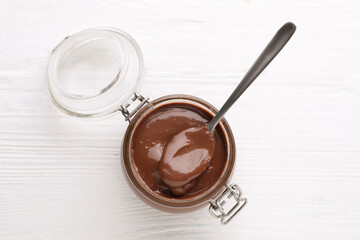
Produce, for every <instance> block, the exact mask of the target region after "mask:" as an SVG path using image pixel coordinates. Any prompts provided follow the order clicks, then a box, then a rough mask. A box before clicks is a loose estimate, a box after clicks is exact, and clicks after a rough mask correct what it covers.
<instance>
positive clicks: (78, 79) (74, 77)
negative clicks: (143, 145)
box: [47, 27, 247, 224]
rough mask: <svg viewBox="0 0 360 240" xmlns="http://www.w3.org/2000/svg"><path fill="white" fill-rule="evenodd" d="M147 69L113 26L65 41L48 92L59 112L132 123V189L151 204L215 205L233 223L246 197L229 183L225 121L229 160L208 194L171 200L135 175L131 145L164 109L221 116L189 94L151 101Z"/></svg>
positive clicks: (126, 144) (126, 165) (127, 155)
mask: <svg viewBox="0 0 360 240" xmlns="http://www.w3.org/2000/svg"><path fill="white" fill-rule="evenodd" d="M143 70H144V67H143V58H142V53H141V50H140V48H139V46H138V44H137V43H136V42H135V40H134V39H133V38H132V37H130V36H129V35H128V34H126V33H125V32H123V31H120V30H117V29H114V28H104V27H101V28H92V29H87V30H84V31H81V32H79V33H76V34H74V35H71V36H68V37H66V38H65V39H64V40H63V41H62V42H60V43H59V44H58V45H57V46H56V47H55V48H54V50H53V51H52V54H51V56H50V59H49V65H48V69H47V74H48V81H47V83H48V93H49V96H50V99H51V100H52V101H53V102H54V104H55V105H56V106H57V107H58V108H59V109H60V110H62V111H63V112H65V113H66V114H69V115H72V116H76V117H81V118H83V119H101V118H103V117H108V116H111V115H113V114H114V113H117V112H121V113H122V114H123V116H124V117H125V120H126V121H128V122H129V127H128V128H127V131H126V133H125V137H124V141H123V161H122V162H123V169H124V172H125V174H126V176H127V180H128V182H129V185H130V186H131V188H132V189H133V190H134V191H135V193H136V194H137V195H138V196H139V197H140V198H141V199H142V200H144V201H145V202H146V203H148V204H150V205H151V206H153V207H155V208H158V209H160V210H164V211H170V212H185V211H191V210H195V209H198V208H200V207H204V206H205V205H207V204H210V206H209V212H210V213H211V215H213V216H214V217H216V218H220V219H221V223H222V224H226V223H228V222H229V221H230V219H232V217H233V216H234V215H235V214H236V213H238V212H239V210H240V209H241V208H242V207H243V206H244V205H245V204H246V201H247V199H246V198H245V197H243V196H242V192H241V190H240V188H239V187H238V186H237V185H236V184H229V183H228V182H229V180H230V177H231V174H232V172H233V169H234V164H235V149H236V147H235V141H234V137H233V134H232V132H231V129H230V126H229V124H228V123H227V121H226V120H225V119H223V120H222V121H221V122H220V123H219V125H218V127H219V128H220V129H221V131H222V133H223V135H224V137H225V141H226V151H227V160H226V163H225V167H224V170H223V171H222V173H221V175H220V177H219V178H218V179H217V180H216V182H215V183H214V184H213V185H211V186H210V187H209V188H208V189H207V190H206V191H203V192H201V193H200V194H198V195H196V196H194V197H190V198H186V199H182V198H176V197H172V198H168V197H164V196H161V195H159V194H156V193H154V192H153V191H151V190H150V189H149V188H148V187H147V186H146V184H145V183H144V182H143V181H141V179H140V177H139V176H138V175H137V174H136V170H135V168H134V164H133V159H132V156H131V141H132V137H133V133H134V131H135V130H136V128H137V126H138V125H139V123H140V122H141V121H142V120H143V119H144V118H145V117H146V116H148V115H149V114H151V113H152V112H153V111H154V110H156V109H158V108H160V107H162V106H164V105H168V106H171V104H179V103H182V104H187V105H191V106H193V107H195V108H197V109H199V110H201V111H203V112H204V113H206V114H208V115H210V116H214V115H215V114H216V113H217V110H216V109H215V108H214V107H213V106H212V105H211V104H209V103H208V102H206V101H204V100H202V99H199V98H197V97H194V96H189V95H180V94H179V95H167V96H163V97H160V98H158V99H155V100H153V101H149V99H148V98H145V97H143V96H141V95H139V94H137V91H138V90H139V88H140V86H141V83H142V80H143ZM229 200H232V201H229ZM229 202H231V204H229ZM226 203H228V204H226Z"/></svg>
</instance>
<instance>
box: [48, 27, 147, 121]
mask: <svg viewBox="0 0 360 240" xmlns="http://www.w3.org/2000/svg"><path fill="white" fill-rule="evenodd" d="M47 75H48V91H49V95H50V98H51V99H52V101H53V102H54V103H55V105H56V106H57V107H59V108H60V109H61V110H62V111H64V112H65V113H67V114H69V115H73V116H77V117H84V118H94V117H103V116H109V115H110V114H112V113H114V112H116V111H117V110H119V109H120V108H121V105H123V104H125V103H126V102H127V101H128V100H129V99H130V98H131V97H132V96H133V95H134V93H135V92H136V91H137V90H138V89H139V88H140V86H141V83H142V75H143V57H142V53H141V50H140V48H139V46H138V44H137V43H136V42H135V40H134V39H133V38H132V37H131V36H129V35H128V34H127V33H125V32H123V31H120V30H117V29H114V28H92V29H87V30H84V31H81V32H78V33H76V34H73V35H71V36H68V37H66V38H65V39H64V40H63V41H62V42H60V43H59V44H58V45H57V46H56V47H55V49H54V50H53V52H52V54H51V56H50V60H49V65H48V70H47Z"/></svg>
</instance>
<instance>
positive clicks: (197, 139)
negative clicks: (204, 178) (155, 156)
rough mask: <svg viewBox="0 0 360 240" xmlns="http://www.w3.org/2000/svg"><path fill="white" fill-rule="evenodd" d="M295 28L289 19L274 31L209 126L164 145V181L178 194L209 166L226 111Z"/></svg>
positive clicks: (199, 128)
mask: <svg viewBox="0 0 360 240" xmlns="http://www.w3.org/2000/svg"><path fill="white" fill-rule="evenodd" d="M295 30H296V26H295V24H293V23H291V22H288V23H285V24H284V26H282V27H281V28H280V29H279V30H278V32H277V33H276V34H275V36H274V37H273V39H271V41H270V43H269V44H268V45H267V46H266V48H265V49H264V50H263V52H262V53H261V54H260V56H259V57H258V58H257V59H256V61H255V63H254V64H253V65H252V66H251V68H250V70H249V71H248V72H247V73H246V75H245V76H244V78H243V79H242V80H241V82H240V83H239V85H238V86H237V87H236V89H235V90H234V92H233V93H232V94H231V96H230V97H229V98H228V100H227V101H226V102H225V104H224V105H223V106H222V108H221V109H220V111H219V112H218V113H217V114H216V115H215V117H214V118H213V119H212V120H211V121H210V123H209V124H208V125H207V126H202V127H192V128H189V129H185V130H183V131H182V132H180V133H178V134H177V135H175V136H174V137H173V138H172V139H171V140H170V141H169V142H168V144H167V145H166V146H165V148H164V150H163V154H162V157H161V160H160V164H159V171H160V175H161V179H162V181H163V182H164V183H165V184H166V185H167V186H168V187H169V188H170V190H171V191H172V193H173V194H174V195H176V196H181V195H184V194H185V193H186V192H187V191H188V190H189V189H190V188H191V187H192V186H193V185H194V184H195V181H196V178H197V177H198V176H200V175H201V174H202V173H203V172H204V171H205V170H206V168H207V167H208V165H209V163H210V161H211V158H212V156H213V154H214V149H215V138H214V135H213V132H214V129H215V127H216V126H217V124H218V123H219V122H220V120H221V119H222V118H223V116H224V115H225V113H226V112H227V110H229V108H230V107H231V106H232V105H233V104H234V103H235V102H236V100H238V98H239V97H240V96H241V95H242V94H243V93H244V92H245V90H246V89H247V88H248V87H249V86H250V85H251V83H252V82H253V81H254V80H255V79H256V78H257V77H258V76H259V75H260V73H261V72H262V71H263V70H264V69H265V68H266V67H267V65H268V64H269V63H270V62H271V61H272V60H273V59H274V58H275V57H276V55H277V54H278V53H279V52H280V51H281V49H282V48H283V47H284V46H285V45H286V43H287V42H288V41H289V39H290V38H291V36H292V35H293V34H294V32H295Z"/></svg>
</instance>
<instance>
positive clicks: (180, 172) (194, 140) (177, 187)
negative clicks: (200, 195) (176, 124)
mask: <svg viewBox="0 0 360 240" xmlns="http://www.w3.org/2000/svg"><path fill="white" fill-rule="evenodd" d="M214 150H215V139H214V136H213V135H212V134H211V133H210V132H209V130H208V128H207V126H206V125H205V126H202V127H192V128H188V129H185V130H183V131H181V132H180V133H178V134H176V135H175V136H174V137H173V138H172V139H171V140H170V141H169V142H168V143H167V144H166V146H165V148H164V150H163V153H162V157H161V160H160V164H159V171H160V176H161V180H163V182H164V183H165V184H166V185H167V186H168V187H169V188H170V190H171V192H172V193H173V194H174V195H176V196H181V195H184V194H185V193H186V192H187V191H188V190H189V189H190V188H191V187H192V186H193V185H195V183H196V178H197V177H198V176H200V175H201V174H202V173H203V172H204V171H205V170H206V168H207V167H208V165H209V163H210V161H211V158H212V156H213V154H214Z"/></svg>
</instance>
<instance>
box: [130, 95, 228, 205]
mask: <svg viewBox="0 0 360 240" xmlns="http://www.w3.org/2000/svg"><path fill="white" fill-rule="evenodd" d="M172 103H185V104H189V105H193V106H195V107H198V108H201V109H202V110H205V111H206V112H207V113H209V114H211V115H213V116H214V115H215V114H216V113H217V111H218V110H217V109H216V108H215V107H213V106H212V105H211V104H209V103H208V102H206V101H205V100H202V99H200V98H197V97H194V96H190V95H183V94H178V95H167V96H164V97H160V98H157V99H155V100H153V101H151V102H150V103H149V104H147V105H146V106H145V107H144V108H142V109H141V110H140V111H139V112H138V113H137V114H136V115H135V117H134V118H133V119H132V120H131V122H130V125H129V127H128V128H127V131H126V133H125V137H124V142H123V164H124V169H125V172H126V174H127V176H128V178H129V179H130V182H131V184H132V185H133V186H134V187H135V189H136V190H137V192H138V193H140V196H141V197H144V198H145V199H147V200H150V201H151V202H154V203H156V204H158V206H160V207H164V206H165V207H174V208H186V207H194V206H197V205H200V204H203V203H204V202H207V201H209V200H210V198H212V197H214V196H216V195H217V194H219V192H220V191H221V190H222V189H223V187H224V186H225V184H226V183H227V181H228V179H229V178H230V177H231V174H232V171H233V168H234V164H235V140H234V136H233V134H232V131H231V129H230V126H229V124H228V123H227V121H226V120H225V119H223V120H222V121H221V122H220V123H219V126H220V127H221V129H222V132H223V133H224V137H225V139H226V143H227V155H228V156H227V161H226V164H225V166H224V170H223V171H222V174H221V175H220V176H219V178H218V180H217V181H216V182H215V183H214V184H213V185H212V186H211V187H210V188H209V189H207V190H205V191H204V192H202V193H201V194H199V195H196V196H194V197H190V198H185V199H181V198H168V197H165V196H162V195H160V194H157V193H155V192H154V191H152V190H150V189H149V188H148V187H147V186H146V184H145V183H144V182H143V181H142V180H141V179H140V178H139V176H138V174H137V173H136V172H135V171H136V170H135V169H134V166H133V162H132V158H131V141H132V136H133V133H134V131H135V129H136V127H137V126H138V125H139V124H140V122H141V121H142V119H144V118H145V117H146V116H147V115H148V114H149V113H151V112H152V111H154V110H155V109H158V108H159V107H161V106H164V105H169V104H172Z"/></svg>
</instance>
